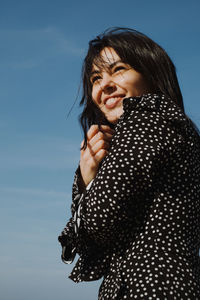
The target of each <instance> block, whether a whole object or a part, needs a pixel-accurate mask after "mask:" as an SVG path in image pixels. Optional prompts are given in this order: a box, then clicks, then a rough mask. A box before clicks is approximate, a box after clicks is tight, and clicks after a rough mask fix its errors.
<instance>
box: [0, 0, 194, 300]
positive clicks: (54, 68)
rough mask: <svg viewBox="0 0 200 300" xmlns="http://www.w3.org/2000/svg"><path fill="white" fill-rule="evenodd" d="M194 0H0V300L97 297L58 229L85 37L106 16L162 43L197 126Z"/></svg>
mask: <svg viewBox="0 0 200 300" xmlns="http://www.w3.org/2000/svg"><path fill="white" fill-rule="evenodd" d="M199 11H200V2H199V0H191V1H185V0H177V1H172V0H168V1H162V0H151V1H148V0H146V1H145V0H137V1H136V0H130V1H126V0H124V1H118V0H111V1H106V0H102V1H95V0H93V1H91V0H89V1H87V0H85V1H76V0H74V1H67V0H65V1H63V0H57V1H52V0H49V1H45V0H40V1H38V0H34V1H27V0H26V1H25V0H24V1H23V0H18V1H15V0H13V1H11V0H5V1H2V0H0V108H1V109H0V227H1V232H0V235H1V236H0V243H1V245H0V263H1V268H0V278H1V281H0V290H1V299H3V300H11V299H15V300H25V299H29V300H35V299H37V300H44V299H48V300H55V299H57V300H64V299H67V300H79V299H80V297H81V298H82V299H85V300H94V299H97V293H98V287H99V285H100V283H101V281H97V282H92V283H80V284H78V285H77V284H75V283H73V282H72V281H71V280H69V279H68V278H67V275H68V274H69V272H70V270H71V269H72V265H69V266H68V265H64V264H63V263H62V262H61V260H60V246H59V244H58V243H57V236H58V234H59V233H60V231H61V229H62V228H63V227H64V225H65V223H66V221H67V219H68V217H69V216H70V212H69V209H70V203H71V185H72V180H73V174H74V170H75V169H76V167H77V164H78V160H79V147H80V142H81V139H82V134H81V131H80V126H79V124H78V121H77V117H78V114H79V113H80V108H79V105H78V102H79V100H80V97H79V98H78V101H77V102H76V103H75V106H74V108H73V110H72V112H71V114H70V116H69V117H68V118H67V115H68V112H69V110H70V108H71V107H72V105H73V103H74V101H75V99H76V96H77V91H78V87H79V83H80V71H81V64H82V60H83V58H84V55H85V53H86V51H87V45H88V41H89V40H90V39H92V38H94V37H95V36H96V35H97V34H99V33H100V32H101V31H103V30H104V29H106V28H107V27H111V26H125V27H131V28H135V29H137V30H139V31H141V32H143V33H145V34H147V35H149V36H150V37H151V38H152V39H154V40H155V41H156V42H158V43H159V44H161V45H162V46H163V47H164V48H165V49H166V51H167V52H168V53H169V55H170V56H171V58H172V60H173V61H174V63H175V65H176V67H177V73H178V78H179V81H180V86H181V89H182V92H183V96H184V102H185V108H186V112H187V114H188V115H189V116H190V117H191V118H192V119H193V121H195V122H196V124H197V125H198V126H199V127H200V100H199V85H200V82H199V69H200V57H199V53H200V38H199V37H200V19H199Z"/></svg>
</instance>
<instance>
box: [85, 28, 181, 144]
mask: <svg viewBox="0 0 200 300" xmlns="http://www.w3.org/2000/svg"><path fill="white" fill-rule="evenodd" d="M105 47H111V48H113V49H114V50H115V51H116V53H117V54H118V55H119V57H120V58H121V60H122V61H123V62H124V63H127V64H129V65H130V66H131V67H132V68H134V69H135V70H136V71H138V72H139V73H141V74H142V75H143V77H144V79H145V81H146V82H147V83H148V85H149V86H150V87H151V92H153V93H157V94H164V95H166V96H167V97H170V98H171V99H172V100H173V101H174V102H175V103H176V104H177V105H178V106H179V107H180V108H181V109H182V110H183V111H184V105H183V98H182V94H181V90H180V87H179V83H178V79H177V76H176V69H175V66H174V64H173V62H172V61H171V59H170V58H169V56H168V55H167V53H166V52H165V50H164V49H163V48H161V47H160V46H159V45H158V44H157V43H155V42H154V41H153V40H151V39H150V38H148V37H147V36H146V35H144V34H142V33H141V32H138V31H136V30H133V29H130V28H119V27H115V28H111V29H107V30H106V31H105V32H103V33H102V34H100V35H99V36H97V37H96V38H95V39H94V40H91V41H90V42H89V49H88V53H87V55H86V57H85V60H84V63H83V68H82V82H83V95H82V99H81V102H80V105H84V109H83V112H82V114H81V115H80V123H81V126H82V129H83V132H84V136H85V141H86V133H87V130H88V128H89V127H90V126H91V125H92V124H98V125H99V126H100V125H101V124H109V122H108V121H107V120H106V118H105V116H104V115H103V113H102V112H101V111H100V109H99V108H98V107H97V106H96V104H95V103H94V101H93V100H92V95H91V93H92V84H91V81H90V76H91V71H92V67H93V63H94V62H95V64H96V63H97V64H98V58H99V57H100V52H101V50H102V49H104V48H105ZM109 125H111V126H112V124H109Z"/></svg>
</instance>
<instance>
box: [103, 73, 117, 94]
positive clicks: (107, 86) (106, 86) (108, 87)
mask: <svg viewBox="0 0 200 300" xmlns="http://www.w3.org/2000/svg"><path fill="white" fill-rule="evenodd" d="M101 89H102V91H103V92H104V93H106V94H111V93H112V92H113V91H114V90H115V89H116V83H115V82H114V81H113V80H112V76H110V75H109V74H105V75H104V76H103V80H102V81H101Z"/></svg>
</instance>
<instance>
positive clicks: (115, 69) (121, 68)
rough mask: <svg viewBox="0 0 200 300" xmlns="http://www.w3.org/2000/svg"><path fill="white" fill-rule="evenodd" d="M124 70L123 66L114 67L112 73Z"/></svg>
mask: <svg viewBox="0 0 200 300" xmlns="http://www.w3.org/2000/svg"><path fill="white" fill-rule="evenodd" d="M125 69H126V68H125V66H116V67H115V68H114V70H113V71H114V72H117V71H120V70H125Z"/></svg>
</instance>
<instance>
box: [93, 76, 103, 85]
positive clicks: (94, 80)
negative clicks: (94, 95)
mask: <svg viewBox="0 0 200 300" xmlns="http://www.w3.org/2000/svg"><path fill="white" fill-rule="evenodd" d="M100 79H101V76H99V75H96V76H93V77H92V78H91V83H92V84H94V83H95V82H97V81H98V80H100Z"/></svg>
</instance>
